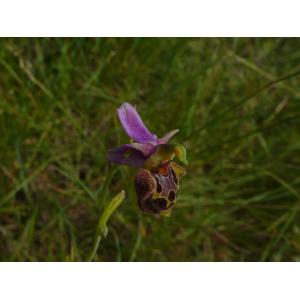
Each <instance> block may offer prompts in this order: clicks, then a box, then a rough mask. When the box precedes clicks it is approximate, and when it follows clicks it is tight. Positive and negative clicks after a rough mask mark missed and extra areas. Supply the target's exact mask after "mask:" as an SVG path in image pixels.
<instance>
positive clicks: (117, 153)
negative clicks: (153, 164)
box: [107, 144, 147, 168]
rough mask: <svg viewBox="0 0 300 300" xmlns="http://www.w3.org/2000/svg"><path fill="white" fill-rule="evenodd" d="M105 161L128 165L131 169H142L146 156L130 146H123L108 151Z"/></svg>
mask: <svg viewBox="0 0 300 300" xmlns="http://www.w3.org/2000/svg"><path fill="white" fill-rule="evenodd" d="M107 159H108V160H109V161H110V162H114V163H117V164H123V165H128V166H131V167H136V168H142V167H143V166H144V164H145V161H146V159H147V156H145V155H144V154H143V153H142V152H141V151H140V150H138V149H136V148H135V147H133V145H132V144H125V145H123V146H121V147H119V148H116V149H112V150H109V151H108V155H107Z"/></svg>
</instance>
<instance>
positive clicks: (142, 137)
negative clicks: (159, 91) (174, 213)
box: [108, 103, 187, 215]
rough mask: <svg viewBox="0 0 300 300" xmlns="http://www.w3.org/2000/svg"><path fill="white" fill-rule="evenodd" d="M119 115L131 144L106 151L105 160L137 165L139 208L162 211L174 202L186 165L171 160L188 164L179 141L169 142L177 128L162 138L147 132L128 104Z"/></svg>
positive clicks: (166, 211) (166, 209)
mask: <svg viewBox="0 0 300 300" xmlns="http://www.w3.org/2000/svg"><path fill="white" fill-rule="evenodd" d="M117 112H118V117H119V120H120V122H121V125H122V126H123V128H124V130H125V132H126V133H127V135H128V136H129V137H130V138H131V139H132V140H133V142H132V143H129V144H124V145H122V146H121V147H119V148H116V149H112V150H109V151H108V160H109V161H111V162H113V163H117V164H125V165H128V166H131V167H137V168H139V171H138V173H137V175H136V178H135V188H136V193H137V196H138V204H139V206H140V208H141V209H142V210H143V211H144V212H146V213H151V214H159V215H161V214H165V215H167V214H168V213H169V212H170V208H171V207H172V206H173V204H174V203H175V199H176V193H177V191H178V186H179V180H180V179H181V178H182V176H184V175H185V173H186V171H185V168H183V167H181V166H179V165H177V164H176V163H174V162H173V161H172V160H173V159H174V158H175V157H177V159H178V160H179V161H180V162H182V163H183V164H187V161H186V150H185V148H184V147H183V146H182V145H180V144H168V141H169V140H170V139H171V138H172V137H173V136H174V135H175V134H176V133H177V132H178V131H179V130H178V129H173V130H171V131H170V132H169V133H167V134H166V135H165V136H163V137H162V138H157V136H156V135H155V134H153V133H151V132H150V131H149V129H147V127H146V126H145V125H144V123H143V121H142V119H141V117H140V116H139V114H138V112H137V111H136V109H135V108H134V107H133V106H132V105H131V104H129V103H124V104H122V105H121V106H120V107H119V108H118V110H117Z"/></svg>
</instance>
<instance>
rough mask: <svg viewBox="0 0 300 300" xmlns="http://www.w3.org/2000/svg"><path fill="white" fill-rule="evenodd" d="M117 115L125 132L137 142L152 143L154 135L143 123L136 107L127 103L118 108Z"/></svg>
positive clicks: (154, 138) (154, 139)
mask: <svg viewBox="0 0 300 300" xmlns="http://www.w3.org/2000/svg"><path fill="white" fill-rule="evenodd" d="M118 116H119V119H120V122H121V124H122V126H123V128H124V130H125V131H126V133H127V134H128V135H129V136H130V137H131V138H132V139H133V140H134V141H136V142H138V143H151V142H152V143H153V142H155V141H156V136H155V135H154V134H152V133H151V132H150V131H149V130H148V129H147V127H146V126H145V125H144V123H143V121H142V119H141V117H140V116H139V114H138V112H137V111H136V109H135V108H134V107H133V106H132V105H130V104H129V103H124V104H122V105H121V106H120V107H119V108H118Z"/></svg>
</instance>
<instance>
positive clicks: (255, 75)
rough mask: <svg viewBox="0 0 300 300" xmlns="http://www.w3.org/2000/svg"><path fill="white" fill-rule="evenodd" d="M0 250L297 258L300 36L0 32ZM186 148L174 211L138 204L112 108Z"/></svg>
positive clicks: (52, 257) (19, 257) (57, 256)
mask: <svg viewBox="0 0 300 300" xmlns="http://www.w3.org/2000/svg"><path fill="white" fill-rule="evenodd" d="M0 82H1V85H0V134H1V141H0V157H1V160H0V259H1V260H2V261H84V260H87V258H88V255H89V254H90V252H91V250H92V247H93V243H94V240H95V235H96V231H97V222H98V219H99V215H101V213H102V212H103V208H104V206H105V205H106V204H107V202H108V201H109V200H110V199H111V198H112V197H113V196H114V195H116V194H117V193H118V192H119V191H121V190H122V189H124V190H125V191H126V199H125V200H124V202H123V203H122V205H121V206H120V207H119V208H118V210H117V211H116V212H115V214H114V215H113V216H112V217H111V219H110V221H109V234H108V236H107V238H106V239H105V240H103V241H102V242H101V244H100V246H99V249H98V252H97V255H96V256H95V260H98V261H260V260H262V261H299V260H300V218H299V208H300V39H299V38H294V39H292V38H286V39H282V38H267V39H266V38H255V39H252V38H227V39H224V38H192V39H182V38H122V39H119V38H98V39H83V38H73V39H69V38H68V39H67V38H57V39H49V38H40V39H31V38H27V39H24V38H22V39H1V40H0ZM125 101H127V102H130V103H132V104H136V105H137V108H138V111H139V112H140V114H141V115H142V117H143V119H144V121H145V123H146V125H147V126H148V127H149V128H150V130H151V131H152V132H154V133H156V134H158V135H159V136H162V135H163V134H165V133H166V132H168V131H170V130H171V129H174V128H179V129H180V132H179V133H178V134H177V135H176V137H174V139H173V140H172V141H174V142H178V143H182V144H184V145H185V146H186V148H187V151H188V157H187V158H188V160H189V167H188V174H187V176H186V177H185V178H184V179H183V180H182V183H181V189H180V193H179V196H178V201H177V203H176V206H175V208H174V209H173V213H172V215H171V217H169V218H155V217H153V216H148V215H144V214H143V213H142V212H140V211H139V210H138V208H137V205H136V198H135V193H134V190H133V178H134V172H135V171H134V170H130V169H128V168H127V167H124V166H120V167H117V168H116V169H114V167H113V166H112V165H109V164H108V162H107V161H106V150H107V149H109V148H113V147H116V146H118V145H120V144H121V143H125V142H128V137H127V136H126V134H125V133H124V132H123V130H122V128H121V127H120V125H119V123H118V120H117V116H116V108H117V107H118V106H119V105H120V104H121V103H123V102H125Z"/></svg>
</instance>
